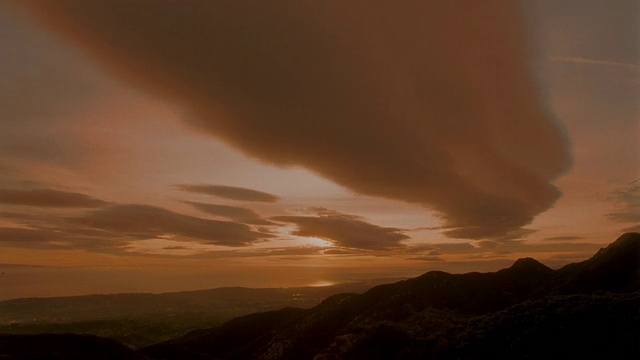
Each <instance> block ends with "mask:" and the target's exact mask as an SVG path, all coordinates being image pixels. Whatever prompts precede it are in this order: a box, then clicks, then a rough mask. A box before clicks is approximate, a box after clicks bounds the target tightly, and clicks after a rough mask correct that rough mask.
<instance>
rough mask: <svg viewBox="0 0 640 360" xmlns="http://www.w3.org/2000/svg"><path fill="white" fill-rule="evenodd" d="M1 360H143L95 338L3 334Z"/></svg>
mask: <svg viewBox="0 0 640 360" xmlns="http://www.w3.org/2000/svg"><path fill="white" fill-rule="evenodd" d="M0 359H11V360H43V359H46V360H76V359H77V360H80V359H82V360H88V359H92V360H113V359H118V360H143V359H146V357H145V356H143V355H141V354H136V353H135V352H134V351H133V350H131V349H129V348H127V347H126V346H124V345H122V344H120V343H118V342H116V341H114V340H109V339H105V338H100V337H97V336H92V335H69V334H66V335H64V334H43V335H2V334H0Z"/></svg>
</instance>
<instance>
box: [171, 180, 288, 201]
mask: <svg viewBox="0 0 640 360" xmlns="http://www.w3.org/2000/svg"><path fill="white" fill-rule="evenodd" d="M176 186H177V187H178V189H180V190H184V191H188V192H192V193H198V194H205V195H212V196H218V197H221V198H225V199H230V200H238V201H257V202H276V201H278V197H277V196H275V195H273V194H269V193H266V192H263V191H258V190H253V189H247V188H242V187H236V186H226V185H190V184H180V185H176Z"/></svg>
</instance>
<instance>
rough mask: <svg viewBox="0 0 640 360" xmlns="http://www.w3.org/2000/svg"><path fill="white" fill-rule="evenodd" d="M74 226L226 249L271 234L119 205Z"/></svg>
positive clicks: (152, 209) (226, 223)
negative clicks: (186, 240)
mask: <svg viewBox="0 0 640 360" xmlns="http://www.w3.org/2000/svg"><path fill="white" fill-rule="evenodd" d="M74 222H75V223H77V224H80V225H85V226H88V227H91V228H94V229H101V230H106V231H110V232H114V233H116V234H126V235H127V236H132V237H137V238H150V237H156V236H179V237H188V238H192V239H195V240H200V241H203V240H204V241H206V242H207V243H210V244H216V245H224V246H245V245H248V244H250V243H252V242H254V241H257V240H259V239H262V238H268V237H270V236H269V235H266V234H261V233H258V232H255V231H253V230H251V228H249V226H247V225H245V224H238V223H234V222H227V221H218V220H209V219H202V218H197V217H193V216H188V215H183V214H179V213H175V212H173V211H170V210H166V209H163V208H159V207H155V206H148V205H135V204H132V205H116V206H111V207H109V208H105V209H100V210H96V211H94V212H92V213H90V214H87V215H85V216H83V217H79V218H76V219H75V220H74Z"/></svg>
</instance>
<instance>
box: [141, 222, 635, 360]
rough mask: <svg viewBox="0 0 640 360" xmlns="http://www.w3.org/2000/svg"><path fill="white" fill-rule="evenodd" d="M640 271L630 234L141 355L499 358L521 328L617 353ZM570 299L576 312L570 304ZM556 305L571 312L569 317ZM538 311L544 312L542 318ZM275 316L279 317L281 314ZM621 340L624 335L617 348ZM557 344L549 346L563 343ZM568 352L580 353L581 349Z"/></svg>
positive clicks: (342, 300) (433, 275)
mask: <svg viewBox="0 0 640 360" xmlns="http://www.w3.org/2000/svg"><path fill="white" fill-rule="evenodd" d="M639 268H640V234H637V233H630V234H625V235H623V236H621V237H620V238H619V239H618V240H617V241H616V242H614V243H613V244H611V245H610V246H608V247H607V248H604V249H601V250H600V251H599V252H598V253H597V254H596V255H594V256H593V257H592V258H591V259H589V260H586V261H583V262H581V263H577V264H571V265H567V266H565V267H563V268H561V269H559V270H556V271H554V270H552V269H550V268H548V267H546V266H545V265H543V264H541V263H539V262H538V261H536V260H534V259H531V258H524V259H519V260H518V261H516V262H515V263H514V264H513V265H512V266H511V267H509V268H507V269H503V270H500V271H497V272H493V273H467V274H448V273H445V272H440V271H431V272H428V273H426V274H424V275H422V276H419V277H416V278H413V279H409V280H404V281H400V282H397V283H393V284H385V285H380V286H376V287H374V288H372V289H370V290H369V291H367V292H365V293H363V294H360V295H352V294H342V295H334V296H332V297H329V298H328V299H326V300H325V301H323V302H322V303H320V304H319V305H317V306H316V307H314V308H311V309H308V310H302V311H300V312H298V313H296V314H292V313H290V312H288V311H284V310H283V312H282V313H280V312H274V313H271V314H269V316H270V317H271V323H272V324H273V325H272V326H270V327H266V328H265V327H260V331H258V332H254V335H255V336H251V337H247V338H246V340H247V341H246V342H244V343H242V344H239V346H237V347H235V349H229V347H226V346H219V339H220V336H222V337H224V336H226V335H223V334H222V333H223V332H242V331H243V329H244V330H247V329H251V328H252V326H253V323H252V321H253V320H256V322H258V321H257V319H258V316H259V314H254V315H248V316H247V317H245V318H244V319H243V320H242V321H241V322H229V323H227V324H224V325H223V326H222V327H218V328H214V329H210V330H205V331H200V332H198V333H191V334H188V335H186V336H185V337H184V338H181V339H177V340H174V341H170V342H167V343H162V344H158V345H154V346H151V347H149V348H146V349H143V350H142V351H141V352H142V353H143V354H146V355H148V356H150V357H152V358H157V359H172V358H175V359H177V358H180V355H179V354H176V355H178V356H177V357H171V356H167V352H165V351H164V350H163V349H167V348H168V347H171V348H173V349H174V350H175V349H176V348H179V347H184V348H185V349H190V350H196V351H197V352H198V353H200V354H203V355H207V356H211V357H215V358H220V359H313V358H314V357H316V356H317V358H318V359H320V358H323V356H324V358H329V359H334V358H335V359H374V358H380V359H394V358H397V359H412V358H422V357H423V356H428V357H430V358H482V357H476V356H475V355H474V354H477V353H478V352H477V351H480V350H479V348H482V347H483V346H485V345H487V344H490V346H489V348H483V349H481V350H482V351H480V352H483V353H485V354H486V355H487V356H488V355H489V354H493V355H495V356H499V353H496V351H497V350H496V349H497V348H499V347H500V346H502V345H500V344H503V343H501V342H500V341H499V340H497V339H494V338H493V337H497V338H499V339H500V338H504V339H509V338H510V337H509V336H511V337H513V336H515V335H516V334H521V335H522V334H533V335H531V336H532V338H531V339H535V340H537V341H539V342H542V343H545V342H546V343H550V344H551V343H554V342H553V341H552V340H553V339H550V338H548V337H549V336H548V334H558V331H557V329H556V328H557V327H559V328H565V329H573V330H574V331H575V332H576V333H580V334H583V335H585V336H587V335H589V332H588V331H589V330H593V331H594V333H598V334H600V335H601V336H602V338H603V339H608V338H611V337H612V336H613V335H615V334H618V335H619V336H618V337H614V338H611V339H610V343H611V344H617V345H619V346H618V348H617V350H619V351H623V352H625V351H636V352H637V351H638V348H637V346H635V345H632V344H635V343H638V342H635V343H634V342H632V341H631V340H630V339H632V340H638V341H639V342H640V316H639V314H638V311H636V312H635V313H634V312H633V311H631V313H628V311H629V309H634V307H635V306H636V305H638V307H635V308H636V309H640V296H639V295H638V291H640V286H638V285H639V284H640V281H639V274H640V272H639V271H638V269H639ZM574 306H577V309H578V310H573V307H574ZM605 309H606V310H605ZM620 309H626V310H625V311H622V310H620ZM558 312H566V314H567V316H566V319H563V317H562V316H558V315H557V313H558ZM536 314H537V315H536ZM549 314H552V315H553V316H551V315H549ZM603 314H604V315H603ZM607 314H608V315H607ZM538 315H540V316H543V315H544V316H543V317H542V319H543V320H540V319H538V318H537V317H536V316H538ZM273 317H280V319H281V321H276V320H274V319H273ZM535 319H538V320H536V321H537V322H536V321H533V320H535ZM580 319H582V320H580ZM589 319H592V320H589ZM565 320H566V321H565ZM578 320H579V321H578ZM576 324H579V326H577V325H576ZM509 326H511V329H510V328H509ZM528 326H533V327H534V328H535V329H534V328H528ZM223 327H224V331H222V328H223ZM495 329H498V330H495ZM499 329H502V330H499ZM536 329H538V330H536ZM539 329H547V330H548V331H546V332H540V331H539ZM553 329H556V330H554V331H551V330H553ZM596 329H599V330H598V331H596ZM603 329H604V330H603ZM621 329H624V332H622V330H621ZM585 331H586V333H585ZM603 331H605V333H604V334H603ZM478 332H480V333H482V335H481V336H480V338H481V339H482V337H483V336H485V335H486V336H488V338H486V339H485V342H483V340H479V339H478V336H479V335H477V334H478ZM474 334H475V335H474ZM487 334H489V335H487ZM545 334H547V335H545ZM523 339H525V340H526V336H525V337H517V338H513V339H512V345H513V346H515V347H516V348H515V349H511V350H513V351H512V354H513V355H514V356H515V355H518V356H521V357H522V358H527V354H528V353H535V352H537V355H539V356H542V355H544V354H542V353H540V351H542V350H540V349H539V347H540V346H533V345H532V344H533V343H532V342H531V341H525V340H523ZM561 339H567V341H569V344H568V345H570V346H569V347H570V348H571V349H574V348H576V349H577V348H579V343H582V342H584V346H583V349H588V350H589V353H590V354H597V353H602V354H604V353H608V354H613V353H616V349H608V348H607V346H606V343H604V344H603V343H602V341H598V342H596V343H591V342H589V341H588V336H587V337H585V338H575V337H573V338H571V337H570V336H569V337H567V336H564V337H561ZM616 339H618V340H616ZM620 339H623V340H624V339H627V340H628V341H627V340H625V341H622V345H620V344H619V343H620V341H619V340H620ZM465 344H466V345H465ZM589 344H590V345H592V346H589ZM594 344H601V345H602V346H603V347H604V348H606V350H607V351H601V350H602V349H601V348H594V347H593V345H594ZM503 345H504V344H503ZM560 345H561V344H558V346H556V347H550V348H549V349H556V350H558V349H561V348H563V347H562V346H560ZM564 345H567V344H564ZM491 346H493V347H491ZM518 346H519V348H518ZM518 349H521V350H522V351H521V352H518ZM374 350H375V351H374ZM558 351H559V350H558ZM599 351H600V352H599ZM583 352H584V351H583ZM572 354H573V355H579V354H582V352H580V351H579V350H576V352H575V353H572ZM572 354H567V356H573V355H572ZM159 355H160V356H159ZM546 355H550V354H546ZM587 355H588V354H587ZM534 358H535V357H534Z"/></svg>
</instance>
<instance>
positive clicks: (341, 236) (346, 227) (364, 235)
mask: <svg viewBox="0 0 640 360" xmlns="http://www.w3.org/2000/svg"><path fill="white" fill-rule="evenodd" d="M317 210H318V211H316V216H274V217H272V218H271V219H272V220H274V221H282V222H288V223H292V224H295V225H297V226H298V229H297V230H296V231H294V232H293V233H292V234H293V235H298V236H311V237H317V238H321V239H324V240H327V241H330V242H331V243H333V244H334V245H336V246H340V247H346V248H355V249H364V250H387V249H392V248H399V247H402V246H403V244H402V243H401V241H402V240H406V239H409V236H407V235H405V234H403V233H402V232H401V231H402V229H397V228H391V227H381V226H377V225H373V224H370V223H367V222H365V221H362V220H361V219H360V218H359V217H357V216H354V215H347V214H341V213H338V212H335V211H331V210H327V209H317Z"/></svg>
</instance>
